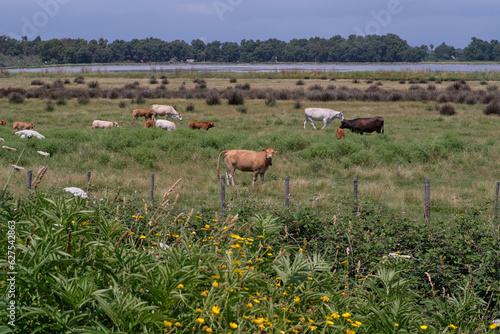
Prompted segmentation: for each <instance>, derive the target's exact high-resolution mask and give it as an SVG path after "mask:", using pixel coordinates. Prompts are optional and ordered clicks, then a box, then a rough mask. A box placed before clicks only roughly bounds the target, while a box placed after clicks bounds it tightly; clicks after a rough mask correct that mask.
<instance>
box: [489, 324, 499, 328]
mask: <svg viewBox="0 0 500 334" xmlns="http://www.w3.org/2000/svg"><path fill="white" fill-rule="evenodd" d="M498 326H500V325H497V324H491V325H490V329H495V328H497V327H498Z"/></svg>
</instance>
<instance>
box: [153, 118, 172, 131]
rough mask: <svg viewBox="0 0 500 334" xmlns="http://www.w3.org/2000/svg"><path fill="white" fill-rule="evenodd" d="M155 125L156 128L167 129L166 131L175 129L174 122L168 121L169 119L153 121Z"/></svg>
mask: <svg viewBox="0 0 500 334" xmlns="http://www.w3.org/2000/svg"><path fill="white" fill-rule="evenodd" d="M155 126H156V127H157V128H160V129H163V130H167V131H172V130H175V123H174V122H170V121H167V120H162V119H159V120H157V121H155Z"/></svg>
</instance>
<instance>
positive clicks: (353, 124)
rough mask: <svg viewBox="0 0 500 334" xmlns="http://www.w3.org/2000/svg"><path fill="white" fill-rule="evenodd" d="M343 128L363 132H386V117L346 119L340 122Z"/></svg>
mask: <svg viewBox="0 0 500 334" xmlns="http://www.w3.org/2000/svg"><path fill="white" fill-rule="evenodd" d="M340 128H341V129H350V130H351V132H354V133H359V134H361V135H362V134H363V132H373V131H377V133H384V119H383V118H382V117H367V118H355V119H351V120H347V119H344V120H343V121H342V123H341V124H340Z"/></svg>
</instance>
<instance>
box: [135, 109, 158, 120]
mask: <svg viewBox="0 0 500 334" xmlns="http://www.w3.org/2000/svg"><path fill="white" fill-rule="evenodd" d="M139 117H144V119H151V118H153V112H152V111H151V110H149V109H134V111H133V112H132V118H134V119H138V118H139Z"/></svg>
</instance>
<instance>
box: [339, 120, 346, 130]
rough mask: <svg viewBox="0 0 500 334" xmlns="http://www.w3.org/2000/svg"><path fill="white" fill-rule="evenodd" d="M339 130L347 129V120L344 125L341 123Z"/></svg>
mask: <svg viewBox="0 0 500 334" xmlns="http://www.w3.org/2000/svg"><path fill="white" fill-rule="evenodd" d="M339 128H341V129H345V128H347V122H346V121H345V119H343V120H342V123H340V126H339Z"/></svg>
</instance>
